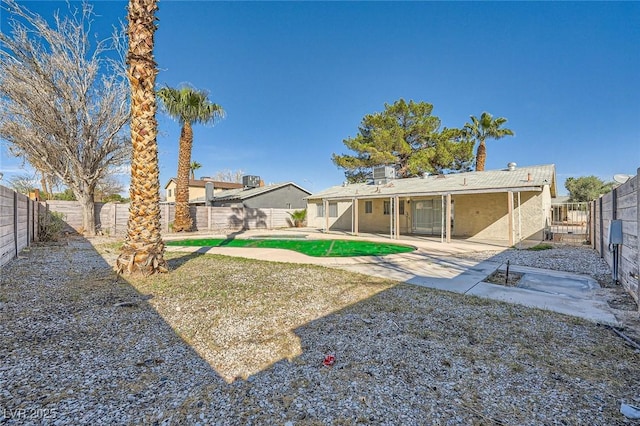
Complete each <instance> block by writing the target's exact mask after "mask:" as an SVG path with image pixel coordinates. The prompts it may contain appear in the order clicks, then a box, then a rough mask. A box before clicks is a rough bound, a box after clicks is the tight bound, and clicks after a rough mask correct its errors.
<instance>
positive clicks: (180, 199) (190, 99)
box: [158, 87, 224, 232]
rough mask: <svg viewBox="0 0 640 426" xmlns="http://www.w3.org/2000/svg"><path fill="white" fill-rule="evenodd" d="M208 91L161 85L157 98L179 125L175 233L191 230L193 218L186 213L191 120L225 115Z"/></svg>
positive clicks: (191, 137)
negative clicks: (208, 96) (211, 98)
mask: <svg viewBox="0 0 640 426" xmlns="http://www.w3.org/2000/svg"><path fill="white" fill-rule="evenodd" d="M207 95H208V94H207V92H204V91H199V90H196V89H193V88H191V87H183V88H181V89H173V88H171V87H163V88H162V89H160V90H159V91H158V98H160V100H161V101H162V104H163V105H164V109H165V110H166V111H167V114H169V115H170V116H171V117H173V118H174V119H176V120H178V122H179V123H180V124H181V125H182V130H181V132H180V147H179V149H178V177H177V179H176V217H175V220H174V221H173V230H174V232H180V231H185V232H188V231H191V227H192V225H193V221H192V220H191V214H190V213H189V170H190V169H191V147H192V146H193V129H192V128H191V126H192V125H193V124H194V123H203V124H207V123H214V122H215V121H216V119H219V118H222V117H224V110H223V109H222V107H221V106H220V105H218V104H214V103H211V102H209V100H208V99H207Z"/></svg>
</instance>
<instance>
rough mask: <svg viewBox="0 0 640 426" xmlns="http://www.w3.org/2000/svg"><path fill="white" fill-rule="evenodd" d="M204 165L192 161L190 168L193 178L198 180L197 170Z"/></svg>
mask: <svg viewBox="0 0 640 426" xmlns="http://www.w3.org/2000/svg"><path fill="white" fill-rule="evenodd" d="M201 167H202V164H200V163H198V162H197V161H192V162H191V165H190V166H189V169H190V170H191V180H196V170H198V169H199V168H201Z"/></svg>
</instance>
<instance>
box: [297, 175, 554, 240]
mask: <svg viewBox="0 0 640 426" xmlns="http://www.w3.org/2000/svg"><path fill="white" fill-rule="evenodd" d="M553 195H555V167H554V166H553V165H548V166H534V167H523V168H518V169H514V170H510V169H506V170H496V171H484V172H468V173H458V174H449V175H438V176H426V177H420V178H409V179H397V180H389V181H386V182H383V183H379V184H365V183H362V184H353V185H342V186H337V187H332V188H328V189H327V190H324V191H321V192H320V193H317V194H313V195H311V196H309V197H308V198H307V202H308V217H307V223H308V224H309V225H310V226H315V227H318V228H319V229H322V230H323V231H325V232H328V231H348V232H350V233H352V234H353V235H358V234H359V233H361V232H366V233H378V234H385V235H386V236H388V238H390V239H399V237H400V236H401V235H425V236H429V237H432V238H439V240H440V242H443V243H450V242H451V239H452V237H454V238H456V237H457V238H464V239H475V240H484V241H500V242H501V243H503V244H508V245H514V244H516V243H518V242H520V241H523V240H526V239H533V240H542V239H543V238H544V229H545V226H546V225H547V223H548V221H549V212H550V206H551V198H552V196H553Z"/></svg>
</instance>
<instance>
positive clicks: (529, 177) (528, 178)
mask: <svg viewBox="0 0 640 426" xmlns="http://www.w3.org/2000/svg"><path fill="white" fill-rule="evenodd" d="M527 182H531V173H527Z"/></svg>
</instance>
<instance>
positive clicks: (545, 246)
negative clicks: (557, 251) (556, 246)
mask: <svg viewBox="0 0 640 426" xmlns="http://www.w3.org/2000/svg"><path fill="white" fill-rule="evenodd" d="M552 248H553V246H552V245H551V244H547V243H540V244H538V245H535V246H533V247H529V248H528V249H527V250H530V251H541V250H551V249H552Z"/></svg>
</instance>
